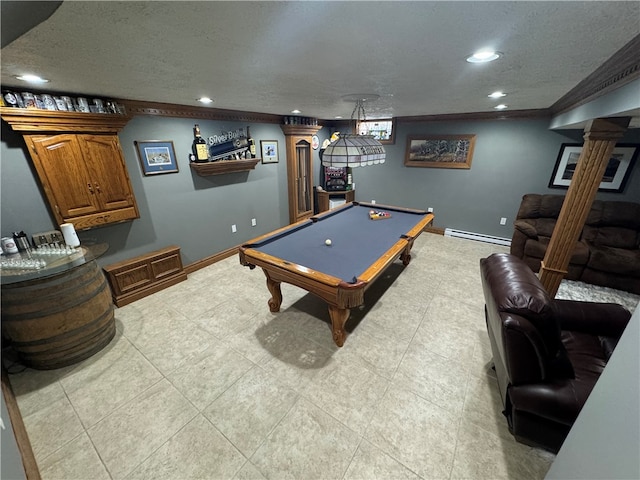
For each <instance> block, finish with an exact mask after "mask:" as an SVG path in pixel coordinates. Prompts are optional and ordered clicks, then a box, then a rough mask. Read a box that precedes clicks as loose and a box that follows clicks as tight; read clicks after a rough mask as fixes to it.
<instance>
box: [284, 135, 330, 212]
mask: <svg viewBox="0 0 640 480" xmlns="http://www.w3.org/2000/svg"><path fill="white" fill-rule="evenodd" d="M280 127H281V128H282V131H283V132H284V134H285V138H286V145H287V185H288V191H289V222H290V223H295V222H297V221H299V220H303V219H305V218H309V217H311V216H312V215H313V149H312V148H311V141H312V139H311V137H312V136H313V135H315V134H316V133H317V132H318V130H320V127H319V126H310V125H280Z"/></svg>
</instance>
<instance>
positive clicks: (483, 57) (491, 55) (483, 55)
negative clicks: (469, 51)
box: [467, 50, 502, 63]
mask: <svg viewBox="0 0 640 480" xmlns="http://www.w3.org/2000/svg"><path fill="white" fill-rule="evenodd" d="M501 56H502V53H500V52H496V51H495V50H478V51H477V52H476V53H474V54H473V55H471V56H470V57H468V58H467V62H469V63H485V62H492V61H493V60H497V59H498V58H500V57H501Z"/></svg>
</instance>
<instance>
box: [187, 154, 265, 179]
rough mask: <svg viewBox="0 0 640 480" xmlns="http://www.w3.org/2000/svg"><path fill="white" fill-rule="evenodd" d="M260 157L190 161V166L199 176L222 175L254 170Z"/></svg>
mask: <svg viewBox="0 0 640 480" xmlns="http://www.w3.org/2000/svg"><path fill="white" fill-rule="evenodd" d="M260 160H262V159H261V158H250V159H247V160H219V161H217V162H207V163H196V162H191V163H190V166H191V168H192V169H193V170H194V171H195V172H196V173H197V174H198V175H200V176H201V177H208V176H211V175H223V174H225V173H234V172H246V171H248V170H254V169H255V168H256V165H257V164H258V162H259V161H260Z"/></svg>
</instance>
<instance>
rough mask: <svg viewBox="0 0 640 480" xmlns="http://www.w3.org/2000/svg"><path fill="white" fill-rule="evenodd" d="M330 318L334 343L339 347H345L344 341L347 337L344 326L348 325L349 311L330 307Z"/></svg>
mask: <svg viewBox="0 0 640 480" xmlns="http://www.w3.org/2000/svg"><path fill="white" fill-rule="evenodd" d="M329 316H330V317H331V333H332V335H333V341H334V342H335V344H336V345H337V346H339V347H341V346H342V345H344V339H345V337H346V332H345V330H344V324H345V323H347V319H348V318H349V309H348V308H339V307H334V306H333V305H329Z"/></svg>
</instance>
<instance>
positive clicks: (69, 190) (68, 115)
mask: <svg viewBox="0 0 640 480" xmlns="http://www.w3.org/2000/svg"><path fill="white" fill-rule="evenodd" d="M0 113H1V114H2V119H3V120H5V121H6V122H7V123H9V125H11V128H13V130H16V131H18V132H20V133H21V134H22V136H23V138H24V141H25V143H26V145H27V149H28V150H29V154H30V155H31V159H32V161H33V164H34V166H35V168H36V172H37V174H38V177H39V180H40V183H41V184H42V188H43V190H44V193H45V195H46V198H47V201H48V203H49V206H50V208H51V211H52V213H53V216H54V217H55V219H56V222H57V223H58V224H61V223H67V222H69V223H73V225H74V227H75V229H76V230H86V229H89V228H93V227H99V226H103V225H108V224H112V223H119V222H124V221H127V220H133V219H135V218H140V214H139V212H138V205H137V203H136V199H135V196H134V194H133V188H132V187H131V181H130V180H129V174H128V172H127V167H126V164H125V161H124V156H123V154H122V149H121V147H120V140H119V139H118V131H120V130H121V129H122V128H123V127H124V125H125V124H126V122H127V120H128V117H127V116H124V115H109V114H99V113H98V114H91V113H75V112H54V111H43V110H27V109H16V108H4V107H3V108H1V109H0Z"/></svg>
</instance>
